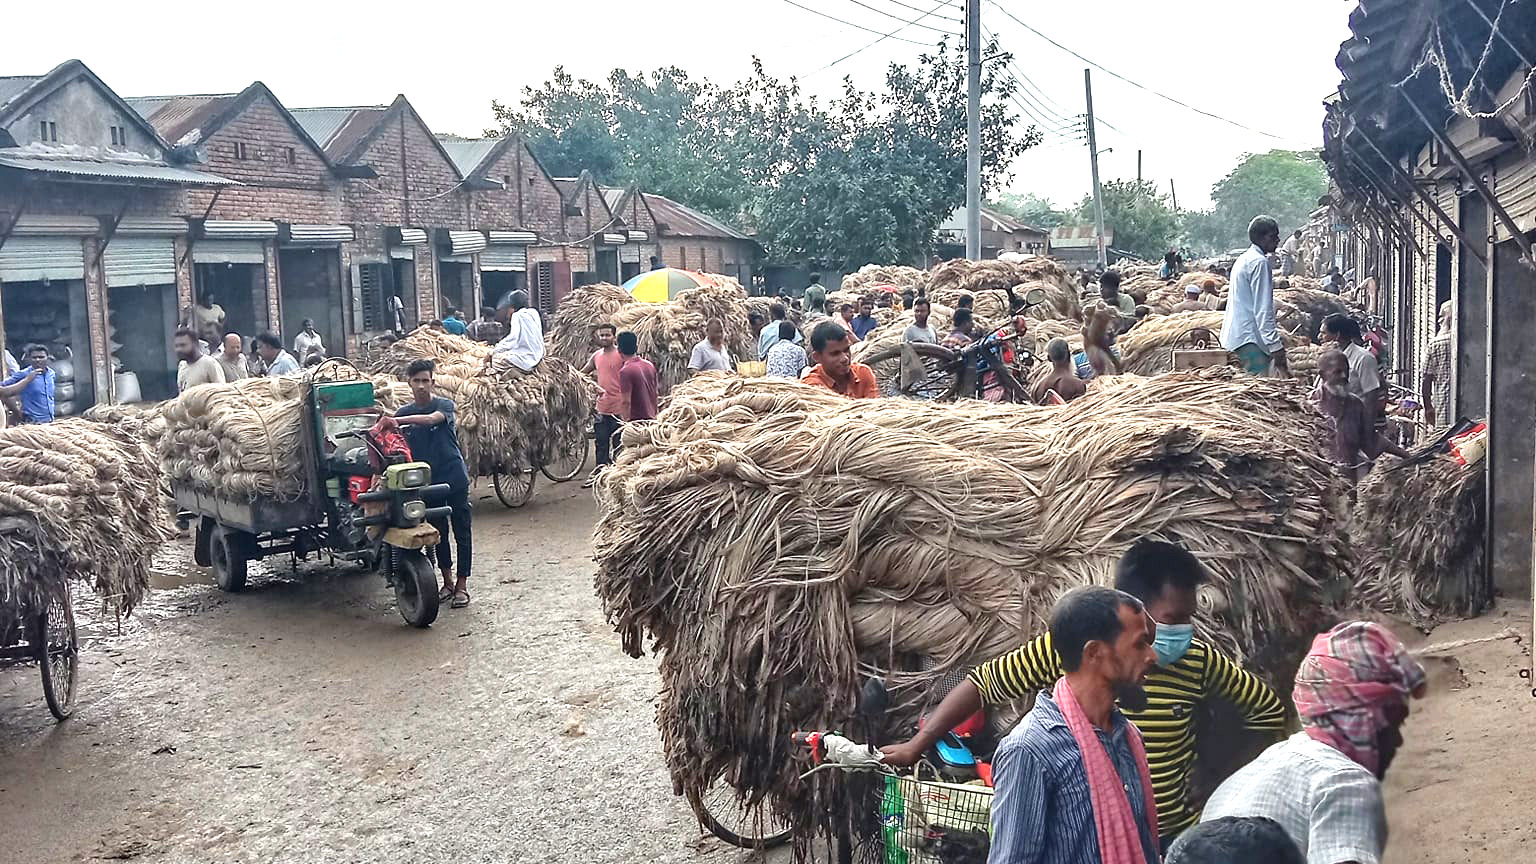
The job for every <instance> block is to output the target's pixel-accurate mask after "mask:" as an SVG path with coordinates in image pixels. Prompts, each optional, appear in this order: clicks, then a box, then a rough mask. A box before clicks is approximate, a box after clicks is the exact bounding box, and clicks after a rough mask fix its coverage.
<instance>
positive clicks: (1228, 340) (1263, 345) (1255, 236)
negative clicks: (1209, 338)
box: [1221, 216, 1290, 376]
mask: <svg viewBox="0 0 1536 864" xmlns="http://www.w3.org/2000/svg"><path fill="white" fill-rule="evenodd" d="M1248 240H1249V242H1251V243H1252V244H1253V245H1252V246H1249V247H1248V251H1247V252H1244V253H1243V255H1242V257H1241V258H1238V259H1237V263H1235V264H1233V265H1232V280H1231V284H1230V285H1229V287H1228V290H1227V315H1226V318H1225V320H1224V321H1223V322H1222V325H1221V344H1222V347H1224V348H1226V349H1227V350H1228V351H1231V352H1232V353H1234V354H1236V355H1237V359H1238V362H1240V363H1241V364H1242V367H1243V368H1244V369H1245V370H1247V371H1248V373H1249V374H1252V375H1268V374H1270V371H1271V369H1273V371H1274V372H1276V373H1279V374H1281V375H1286V376H1289V375H1290V367H1288V366H1287V365H1286V362H1285V344H1284V343H1283V342H1282V341H1281V340H1280V328H1279V325H1278V324H1276V323H1275V281H1274V275H1273V274H1272V273H1271V272H1270V270H1269V257H1268V256H1269V255H1270V253H1272V252H1274V251H1275V247H1277V246H1279V245H1280V226H1279V224H1278V223H1276V222H1275V220H1274V219H1271V218H1270V217H1268V216H1256V217H1254V220H1253V221H1252V222H1250V223H1248Z"/></svg>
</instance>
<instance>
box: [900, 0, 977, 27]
mask: <svg viewBox="0 0 1536 864" xmlns="http://www.w3.org/2000/svg"><path fill="white" fill-rule="evenodd" d="M885 2H887V3H894V4H896V5H897V6H902V7H905V8H907V9H911V10H912V11H913V12H922V11H923V10H922V8H921V7H919V6H913V5H912V4H911V3H903V2H902V0H885ZM945 6H948V7H949V8H951V9H954V8H956V7H957V6H958V4H957V3H955V0H944V2H943V3H940V4H939V5H938V8H939V9H942V8H944V7H945ZM929 15H933V13H932V12H925V13H923V17H924V18H926V17H928V16H929ZM933 17H935V18H942V19H944V20H945V21H953V22H955V23H956V24H964V23H965V22H964V21H962V20H960V19H959V18H952V17H950V16H948V15H933ZM919 20H921V19H919Z"/></svg>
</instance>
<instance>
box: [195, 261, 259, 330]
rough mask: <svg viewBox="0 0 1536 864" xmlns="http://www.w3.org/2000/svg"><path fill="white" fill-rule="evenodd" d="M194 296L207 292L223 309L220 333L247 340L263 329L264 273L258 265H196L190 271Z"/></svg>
mask: <svg viewBox="0 0 1536 864" xmlns="http://www.w3.org/2000/svg"><path fill="white" fill-rule="evenodd" d="M192 278H193V283H192V284H193V287H194V290H195V291H196V292H197V294H196V296H199V297H201V296H203V295H204V294H208V295H210V296H211V298H212V300H213V302H214V303H217V304H218V305H219V306H221V307H223V309H224V332H225V333H239V334H240V335H241V336H243V337H245V338H246V339H250V338H251V337H252V336H255V335H256V334H257V333H260V332H261V331H263V330H266V329H267V328H268V327H269V326H271V325H270V322H268V321H267V273H266V268H265V267H263V266H262V265H260V264H198V265H196V267H195V268H194V270H193V274H192Z"/></svg>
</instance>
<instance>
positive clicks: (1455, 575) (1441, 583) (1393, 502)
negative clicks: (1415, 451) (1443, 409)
mask: <svg viewBox="0 0 1536 864" xmlns="http://www.w3.org/2000/svg"><path fill="white" fill-rule="evenodd" d="M1485 467H1486V466H1484V464H1483V463H1482V461H1481V460H1477V461H1474V462H1472V463H1471V464H1468V465H1463V464H1460V463H1459V462H1458V461H1457V460H1456V459H1455V457H1453V456H1450V455H1449V454H1437V455H1435V456H1431V457H1429V458H1428V459H1427V460H1425V461H1420V462H1417V463H1416V464H1408V463H1405V462H1404V461H1403V460H1401V459H1398V458H1397V457H1395V456H1382V457H1381V459H1380V460H1379V461H1378V462H1377V463H1376V467H1375V468H1373V469H1372V470H1371V473H1370V474H1368V475H1367V476H1366V478H1365V479H1364V480H1363V481H1361V483H1360V487H1359V489H1357V490H1356V496H1357V497H1356V504H1355V509H1354V518H1353V521H1352V523H1351V526H1350V530H1351V536H1352V537H1353V538H1354V539H1355V541H1356V542H1357V544H1358V548H1359V549H1360V550H1361V556H1360V569H1359V573H1358V581H1357V583H1356V584H1357V586H1358V588H1359V590H1360V592H1361V593H1362V594H1363V595H1364V596H1366V597H1368V598H1370V599H1371V600H1372V601H1373V602H1372V603H1371V605H1372V606H1373V607H1375V608H1380V609H1386V610H1391V611H1394V612H1397V613H1399V614H1402V615H1404V616H1406V617H1407V618H1408V620H1410V621H1412V622H1413V623H1414V624H1415V625H1417V626H1419V627H1421V628H1425V629H1428V628H1429V627H1431V626H1433V625H1434V624H1435V622H1436V621H1438V620H1439V619H1440V618H1441V617H1443V616H1446V615H1455V616H1467V615H1476V614H1477V613H1479V612H1481V611H1482V610H1483V609H1485V608H1486V607H1487V606H1488V604H1489V603H1490V602H1491V601H1492V596H1491V591H1490V586H1489V585H1488V583H1487V581H1486V580H1485V578H1484V575H1483V556H1484V554H1485V553H1484V542H1485V532H1486V530H1487V527H1488V521H1487V513H1486V510H1485V508H1484V503H1483V502H1484V493H1485V491H1486V490H1487V473H1486V471H1485Z"/></svg>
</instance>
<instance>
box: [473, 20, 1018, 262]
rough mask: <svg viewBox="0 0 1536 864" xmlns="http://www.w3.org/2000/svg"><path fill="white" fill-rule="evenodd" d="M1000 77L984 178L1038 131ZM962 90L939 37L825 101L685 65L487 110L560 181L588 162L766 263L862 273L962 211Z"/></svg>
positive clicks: (908, 249) (788, 85)
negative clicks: (758, 245) (754, 239)
mask: <svg viewBox="0 0 1536 864" xmlns="http://www.w3.org/2000/svg"><path fill="white" fill-rule="evenodd" d="M987 50H988V53H989V54H998V55H999V56H1000V57H1007V56H1008V55H1006V54H1000V53H999V51H998V48H997V46H996V44H995V43H994V44H992V45H990V46H988V49H987ZM1004 68H1005V64H1004V63H1001V62H999V63H992V64H988V67H987V69H986V70H985V71H984V74H983V80H982V87H983V93H984V94H985V100H984V103H983V113H982V165H983V180H984V185H987V184H995V183H997V182H999V181H1001V180H1002V179H1004V173H1005V172H1006V170H1007V165H1008V164H1009V163H1010V162H1012V160H1013V159H1014V157H1016V156H1018V155H1019V154H1020V153H1022V152H1023V151H1024V149H1025V148H1026V147H1029V146H1033V145H1034V144H1037V143H1039V141H1040V137H1041V136H1040V133H1039V131H1038V130H1036V129H1034V128H1033V127H1030V128H1028V129H1024V130H1019V129H1017V128H1016V126H1017V122H1018V121H1017V119H1016V116H1015V114H1014V113H1013V112H1011V111H1008V110H1006V109H1005V107H1004V106H1005V104H1006V102H1007V100H1008V98H1009V97H1010V96H1011V95H1012V93H1013V91H1014V88H1015V86H1016V84H1015V82H1014V80H1013V78H1012V77H1011V76H1009V75H1008V74H1007V73H1006V72H1005V71H1002V70H1004ZM964 83H965V58H964V54H963V52H961V51H959V50H958V49H954V48H951V47H949V46H947V45H946V44H945V43H943V42H940V44H939V45H938V47H937V50H936V51H934V52H933V53H926V54H923V55H921V56H919V57H918V58H917V61H916V62H915V63H914V64H911V65H910V66H908V65H903V64H892V65H891V66H890V67H889V69H888V70H887V72H886V77H885V86H884V88H883V89H881V90H877V91H863V90H860V89H859V88H857V87H855V86H854V85H853V83H852V82H851V81H850V80H847V79H845V80H844V83H843V92H842V94H841V95H840V96H838V97H837V98H835V99H832V100H830V101H827V102H822V101H820V100H818V99H816V98H815V97H812V96H808V95H806V94H805V93H804V92H803V91H802V90H801V87H800V85H799V83H798V82H797V81H796V80H795V79H793V78H791V79H789V80H787V81H786V80H782V79H779V78H776V77H773V76H771V75H769V74H768V73H767V72H766V71H765V70H764V68H763V66H762V64H761V63H760V62H759V61H757V60H755V59H754V61H753V71H752V74H751V75H750V76H749V77H747V78H746V79H745V80H742V81H739V82H737V83H735V84H733V85H730V86H728V87H721V86H717V85H714V84H711V83H709V82H707V81H694V80H692V79H690V78H688V76H687V75H686V74H685V73H683V72H682V71H681V70H678V69H661V70H657V71H656V72H653V73H651V74H650V75H648V76H647V75H631V74H629V73H627V72H623V71H622V70H616V71H615V72H613V73H612V74H611V75H610V76H609V77H608V80H607V81H606V82H605V83H603V84H596V83H593V82H590V81H585V80H576V79H574V78H573V77H572V76H571V75H570V74H569V73H567V72H565V70H564V69H560V68H557V69H556V70H555V73H554V76H553V77H552V78H551V80H549V81H547V82H545V83H544V84H543V85H541V86H540V87H538V88H527V89H525V90H524V92H523V96H522V99H521V102H520V104H519V105H518V106H516V107H511V106H508V105H505V104H502V103H499V102H497V103H493V105H492V109H493V111H494V112H495V114H496V119H497V123H498V128H497V129H496V130H492V134H499V133H502V132H508V131H517V132H521V133H522V134H524V135H525V136H526V137H527V138H528V140H529V143H530V146H531V147H532V148H533V150H534V152H535V153H536V154H538V155H539V157H540V159H542V160H544V161H545V164H546V165H547V166H548V167H549V168H550V170H551V171H554V172H555V173H557V174H563V175H573V174H575V173H577V172H579V171H580V170H582V169H583V168H585V169H588V170H591V171H592V172H593V174H594V175H595V176H597V177H598V178H599V179H601V180H603V181H605V182H609V183H630V182H634V183H638V184H639V185H640V186H641V187H642V188H643V189H645V190H646V191H648V192H656V193H660V194H662V195H666V196H668V197H670V198H674V199H676V200H678V201H681V202H683V203H684V204H687V205H689V206H692V207H697V208H698V209H700V210H703V211H705V212H707V213H710V214H711V215H714V216H717V217H719V218H722V219H725V220H727V221H732V222H735V223H736V224H738V225H739V226H740V227H742V228H745V229H747V230H749V231H755V232H756V233H757V234H758V237H759V240H760V241H762V242H763V243H764V245H765V246H766V247H767V248H768V250H769V254H770V256H773V257H779V258H785V259H807V260H810V261H813V262H816V263H818V264H820V265H822V266H829V267H857V266H859V265H862V264H866V263H872V262H878V263H889V262H903V261H912V260H915V259H917V258H919V257H921V256H922V255H923V254H924V253H926V252H928V251H929V249H930V248H931V245H932V240H933V235H934V231H935V230H936V229H937V227H938V225H939V224H940V223H941V222H942V221H943V220H944V219H945V218H946V217H947V216H948V215H949V213H951V212H952V211H953V210H954V209H955V208H956V207H959V206H960V205H961V204H963V203H964V200H965V96H964V94H965V87H964Z"/></svg>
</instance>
